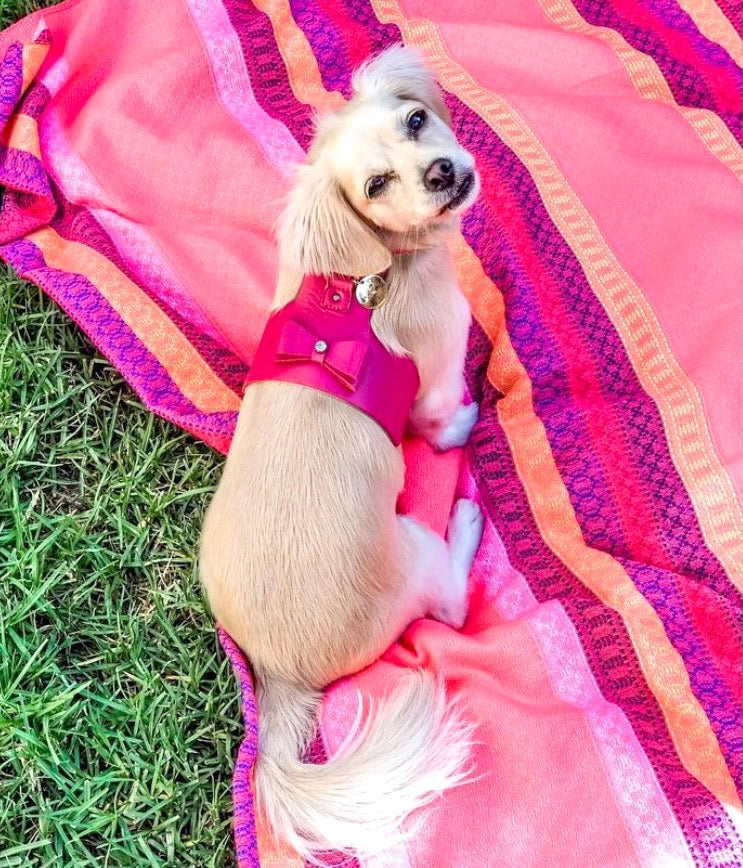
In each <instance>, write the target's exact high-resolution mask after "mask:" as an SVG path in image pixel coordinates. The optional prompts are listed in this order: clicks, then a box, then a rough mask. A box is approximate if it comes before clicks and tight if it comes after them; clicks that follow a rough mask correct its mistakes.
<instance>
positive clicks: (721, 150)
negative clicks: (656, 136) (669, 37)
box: [539, 0, 743, 181]
mask: <svg viewBox="0 0 743 868" xmlns="http://www.w3.org/2000/svg"><path fill="white" fill-rule="evenodd" d="M539 5H540V6H541V7H542V9H543V10H544V12H545V14H546V15H547V16H548V17H549V18H550V19H551V20H552V21H554V22H555V24H557V25H558V26H559V27H562V28H563V29H564V30H567V31H569V32H571V33H579V34H581V35H583V36H588V37H591V38H596V39H599V40H601V41H602V42H604V43H606V44H607V45H608V46H609V47H610V48H611V49H612V50H613V51H614V53H615V54H616V56H617V57H618V59H619V60H620V62H621V63H622V65H623V66H624V68H625V69H626V70H627V75H628V76H629V79H630V81H631V82H632V84H633V86H634V88H635V90H636V91H637V92H638V93H639V94H640V96H641V97H642V98H643V99H647V100H654V101H656V102H662V103H665V104H666V105H670V106H673V108H675V109H676V110H677V111H678V113H679V114H680V115H681V116H682V117H683V118H684V120H686V122H687V123H688V124H689V125H690V126H691V128H692V129H693V130H694V132H695V133H696V134H697V136H698V137H699V138H700V139H701V141H702V143H703V144H704V146H705V147H706V148H707V150H708V151H709V152H710V153H711V154H712V155H713V156H714V157H716V158H717V159H718V160H719V161H720V162H721V163H722V164H723V165H725V166H727V167H728V169H730V171H731V172H732V173H733V174H734V175H735V177H736V178H738V180H739V181H743V150H741V148H740V145H739V144H738V142H737V141H736V140H735V137H734V136H733V134H732V133H731V132H730V130H729V129H728V128H727V127H726V126H725V124H724V123H723V122H722V120H721V119H720V118H719V117H718V116H717V115H716V114H715V113H714V112H712V111H708V110H707V109H696V108H689V107H687V106H682V105H679V104H678V103H677V102H676V99H675V97H674V96H673V93H672V92H671V89H670V87H669V86H668V82H667V81H666V79H665V77H664V75H663V73H662V72H661V70H660V68H659V67H658V65H657V64H656V62H655V61H654V60H653V58H652V57H650V56H649V55H647V54H643V53H642V52H641V51H637V50H636V49H634V48H633V47H632V46H631V45H630V44H629V43H628V42H627V41H626V40H625V39H624V37H623V36H622V35H621V34H619V33H617V32H616V31H614V30H611V29H610V28H608V27H596V26H594V25H593V24H589V23H588V22H587V21H585V20H584V19H583V18H582V17H581V15H580V13H579V12H578V10H577V9H576V8H575V7H574V6H573V4H572V3H571V2H570V0H539Z"/></svg>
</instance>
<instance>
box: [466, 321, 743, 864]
mask: <svg viewBox="0 0 743 868" xmlns="http://www.w3.org/2000/svg"><path fill="white" fill-rule="evenodd" d="M491 351H492V347H491V345H490V343H489V342H488V340H487V337H486V336H485V334H484V333H483V332H482V330H481V329H480V328H479V327H477V326H474V327H473V329H472V333H471V338H470V348H469V353H468V367H467V373H468V386H469V389H470V392H471V394H472V395H473V397H474V398H475V399H476V400H478V401H479V403H480V420H479V422H478V424H477V426H476V428H475V431H474V432H473V436H472V438H471V440H470V444H469V447H468V453H469V459H470V466H471V468H472V472H473V475H474V477H475V480H476V482H477V485H478V490H479V492H480V495H481V498H482V504H483V507H484V509H485V510H486V512H487V514H488V516H489V517H490V520H491V521H492V522H493V524H494V526H495V527H496V529H497V531H498V534H499V536H500V538H501V539H502V540H503V542H504V545H505V547H506V550H507V553H508V559H509V562H510V563H511V564H512V565H513V567H514V568H515V569H517V570H518V571H519V572H520V573H521V574H522V575H523V576H525V577H526V578H527V580H528V582H529V586H530V588H531V590H532V593H534V596H535V597H536V599H537V601H538V602H540V603H541V602H545V601H549V600H559V601H560V602H561V604H562V605H563V607H564V608H565V611H566V612H567V614H568V617H569V618H570V620H571V622H572V623H573V625H574V627H575V629H576V632H577V634H578V636H579V638H580V641H581V645H582V646H583V649H584V651H585V654H586V658H587V660H588V662H589V665H590V667H591V671H592V673H593V675H594V677H595V679H596V682H597V684H598V687H599V690H600V691H601V694H602V696H604V697H605V698H606V699H607V700H608V701H609V702H613V703H615V704H616V705H617V706H618V707H619V708H621V709H622V710H623V712H624V714H625V715H626V717H627V719H628V720H629V722H630V724H631V725H632V728H633V730H634V732H635V734H636V735H637V738H638V741H639V742H640V744H641V745H642V747H643V750H644V752H645V754H646V756H647V757H648V760H649V761H650V763H651V765H652V767H653V769H654V771H655V774H656V776H657V777H658V781H659V782H660V784H661V786H662V788H663V791H664V792H665V794H666V796H667V798H668V801H669V804H670V805H671V807H672V808H673V810H674V812H675V813H676V815H677V817H678V820H679V824H680V826H681V828H682V831H683V832H684V835H685V837H686V838H687V840H688V843H689V846H690V849H691V851H692V853H693V855H694V859H695V861H696V863H697V864H698V865H705V866H706V865H709V866H712V865H717V864H720V863H723V864H730V865H735V864H738V862H737V860H740V859H742V858H743V844H742V843H741V841H740V839H739V838H738V836H737V833H736V831H735V828H734V827H733V825H732V823H731V822H730V820H729V818H728V817H727V815H726V814H725V812H724V811H723V810H722V808H721V807H720V805H719V803H718V802H717V800H716V799H715V798H714V797H713V796H712V795H711V794H710V793H709V792H708V791H707V789H706V788H705V787H703V786H702V784H700V783H699V781H698V780H697V779H696V778H695V777H694V776H693V775H691V774H690V773H689V772H688V771H687V770H686V769H685V768H684V766H683V765H682V764H681V762H680V761H679V758H678V755H677V753H676V750H675V747H674V744H673V741H672V739H671V737H670V735H669V733H668V730H667V728H666V725H665V722H664V718H663V713H662V711H661V709H660V707H659V706H658V703H657V701H656V699H655V697H654V696H653V694H652V693H651V691H650V690H649V688H648V685H647V683H646V681H645V678H644V676H643V674H642V671H641V670H640V668H639V665H638V661H637V658H636V655H635V653H634V649H633V647H632V643H631V641H630V640H629V637H628V635H627V631H626V628H625V625H624V623H623V621H622V619H621V617H620V616H619V615H618V614H617V613H616V612H615V611H614V610H613V609H610V608H608V607H607V606H605V605H603V604H602V603H601V602H600V601H599V600H598V599H597V598H596V597H595V595H594V594H592V593H591V592H590V591H589V590H588V589H587V588H586V587H585V586H583V585H582V584H581V583H580V582H578V581H577V580H576V578H575V576H573V574H572V573H571V572H570V571H569V570H568V569H567V568H566V567H565V566H564V565H563V564H562V562H561V561H559V560H558V559H557V558H556V557H555V556H554V554H553V553H552V552H551V551H550V550H549V549H548V548H547V547H546V545H545V544H544V540H543V539H542V537H541V535H540V533H539V530H538V528H537V527H536V526H535V524H534V521H533V518H532V514H531V510H530V506H529V502H528V500H527V498H526V495H525V493H524V490H523V487H522V484H521V481H520V479H519V476H518V474H517V472H516V469H515V467H514V465H513V462H512V459H511V454H510V448H509V445H508V441H507V438H506V436H505V433H504V431H503V430H502V428H501V426H500V424H499V422H498V418H497V402H498V401H499V400H500V397H501V396H499V395H498V394H497V393H496V392H495V390H494V389H493V387H492V386H491V385H490V383H489V382H488V381H487V377H486V370H487V364H488V362H489V359H490V355H491ZM712 854H714V858H713V857H712ZM718 858H719V859H720V862H718V861H717V860H718Z"/></svg>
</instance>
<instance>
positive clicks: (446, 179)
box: [423, 158, 454, 193]
mask: <svg viewBox="0 0 743 868" xmlns="http://www.w3.org/2000/svg"><path fill="white" fill-rule="evenodd" d="M453 183H454V165H453V163H452V161H451V160H445V159H443V158H440V159H438V160H434V161H433V162H432V163H431V165H430V166H429V167H428V168H427V169H426V174H425V175H424V176H423V185H424V186H425V188H426V190H428V191H429V192H431V193H439V192H440V191H441V190H448V189H449V187H451V186H452V184H453Z"/></svg>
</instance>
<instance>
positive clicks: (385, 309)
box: [200, 46, 482, 862]
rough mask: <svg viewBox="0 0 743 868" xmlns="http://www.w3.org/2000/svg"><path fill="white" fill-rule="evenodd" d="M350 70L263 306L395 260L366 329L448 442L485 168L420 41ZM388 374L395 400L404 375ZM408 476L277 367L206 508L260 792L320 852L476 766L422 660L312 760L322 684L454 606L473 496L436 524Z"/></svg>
mask: <svg viewBox="0 0 743 868" xmlns="http://www.w3.org/2000/svg"><path fill="white" fill-rule="evenodd" d="M352 84H353V97H352V98H351V100H350V101H349V102H348V103H347V104H346V105H345V106H344V107H343V108H341V109H340V110H339V111H337V112H336V113H334V114H331V115H329V116H327V117H324V118H322V119H320V120H318V122H317V128H316V133H315V136H314V140H313V143H312V146H311V149H310V151H309V155H308V159H307V162H306V164H304V165H302V166H301V167H299V170H298V174H297V178H296V182H295V184H294V186H293V189H292V190H291V192H290V194H289V196H288V200H287V202H286V207H285V209H284V212H283V217H282V218H281V220H280V224H279V227H278V235H279V251H280V274H279V278H278V281H277V288H276V294H275V298H274V303H273V307H272V311H273V313H274V314H276V315H277V316H280V315H281V311H283V310H287V305H290V304H291V303H292V302H293V300H295V299H296V298H297V294H298V292H299V288H300V285H301V284H302V281H303V280H304V279H305V278H306V276H307V275H315V276H320V278H321V279H326V281H327V279H329V277H330V276H332V275H343V276H345V275H348V276H352V277H354V278H359V277H360V276H368V275H377V276H379V275H382V276H384V280H382V281H378V282H379V285H385V284H386V289H387V296H386V298H385V299H384V301H383V303H381V304H380V305H379V306H373V307H372V309H371V314H370V323H371V330H372V332H373V334H374V336H375V338H374V340H375V341H378V343H379V345H380V346H381V347H383V348H384V349H383V352H384V354H385V355H386V357H387V361H390V359H391V360H392V361H391V362H390V364H398V363H399V365H404V364H406V363H407V364H409V363H410V362H411V361H412V362H413V363H414V368H413V374H417V379H416V381H415V386H414V390H413V392H412V393H411V395H412V398H411V400H412V409H411V410H410V412H409V418H408V419H407V429H408V430H409V431H412V432H414V433H416V434H418V435H421V436H423V437H425V438H426V439H427V440H428V441H429V442H430V443H431V444H433V446H434V447H435V448H436V449H438V450H446V449H450V448H452V447H458V446H462V445H464V444H465V442H466V441H467V439H468V437H469V434H470V430H471V429H472V427H473V425H474V424H475V422H476V420H477V405H476V404H472V403H470V404H465V403H463V397H464V393H465V385H464V375H463V368H464V357H465V350H466V342H467V335H468V330H469V325H470V316H471V315H470V310H469V307H468V304H467V302H466V300H465V298H464V296H463V295H462V293H461V291H460V289H459V287H458V286H457V283H456V280H455V277H454V272H453V266H452V262H451V260H450V255H449V253H448V249H447V246H446V239H447V237H448V236H449V235H450V234H451V233H452V232H454V231H456V230H457V229H458V226H459V220H460V216H461V214H462V212H463V211H464V210H465V209H466V208H467V207H468V206H469V205H470V204H471V203H472V202H473V201H474V200H475V198H476V197H477V194H478V191H479V176H478V173H477V171H476V168H475V165H474V160H473V158H472V157H471V155H470V154H469V153H467V151H465V150H464V149H463V148H462V147H461V146H460V145H459V144H458V142H457V140H456V137H455V135H454V133H453V131H452V128H451V120H450V116H449V113H448V111H447V109H446V106H445V103H444V101H443V98H442V95H441V92H440V91H439V89H438V86H437V84H436V82H435V79H434V77H433V75H432V73H431V72H430V71H429V69H428V68H427V67H426V66H425V65H424V64H423V62H422V61H421V59H420V58H419V57H418V55H417V54H415V53H414V52H413V51H411V50H409V49H407V48H404V47H402V46H393V47H392V48H390V49H388V50H386V51H385V52H383V53H382V54H380V55H378V56H377V57H376V58H373V59H371V60H370V61H368V62H367V63H366V64H365V65H363V66H362V67H361V68H360V69H359V70H357V71H356V73H355V74H354V77H353V82H352ZM349 280H350V278H349ZM375 280H378V278H375ZM323 285H324V284H323ZM328 285H329V284H328ZM348 285H352V284H351V283H350V282H349V284H348ZM354 285H356V286H357V297H358V286H359V285H360V283H357V284H354ZM340 297H341V293H340V292H339V293H334V294H333V299H336V300H337V299H340ZM366 316H367V318H368V317H369V314H368V313H367V314H366ZM300 337H301V335H300ZM305 337H306V336H305ZM313 339H314V338H313ZM318 348H319V349H318ZM325 349H327V343H326V342H325V341H316V342H315V344H314V348H313V347H310V348H309V349H308V352H312V353H314V355H313V358H314V359H315V361H318V360H320V361H322V360H323V359H324V355H323V352H324V350H325ZM290 367H291V366H285V367H284V368H281V370H289V368H290ZM311 367H312V366H311V364H310V362H309V361H307V363H306V364H304V365H299V366H296V365H295V366H294V367H293V368H292V370H293V371H297V370H303V369H309V368H311ZM411 367H412V366H411ZM313 370H316V371H317V372H319V373H318V376H319V375H320V373H321V372H320V367H319V366H316V368H314V369H313ZM395 370H397V368H396V369H395ZM399 370H401V371H402V373H401V375H400V376H401V377H402V376H403V374H404V375H405V376H407V374H408V373H410V368H408V369H406V370H405V371H403V369H402V368H399ZM395 376H396V375H395ZM342 385H343V384H342ZM347 385H348V384H347V383H345V386H347ZM381 385H382V390H383V391H382V393H381V394H382V396H383V398H384V401H383V402H382V405H381V406H382V409H381V411H380V412H385V410H386V409H389V406H390V405H389V401H390V400H392V398H390V396H394V394H395V389H396V383H395V382H387V383H383V384H381ZM337 388H338V389H341V386H338V387H337ZM379 391H380V389H379V388H377V392H379ZM385 402H387V403H385ZM405 415H406V416H407V415H408V410H407V409H406V410H405ZM403 472H404V467H403V458H402V453H401V450H400V449H399V448H397V446H396V445H395V442H394V439H391V435H390V433H389V431H386V430H385V429H384V428H383V427H382V424H380V423H379V422H378V421H377V420H376V419H374V418H372V417H371V416H370V415H368V414H367V413H365V412H361V411H360V410H359V409H358V407H357V406H352V405H350V404H349V403H347V402H346V401H345V400H339V399H338V397H337V396H336V395H334V394H326V393H323V392H322V391H318V390H317V389H316V388H308V386H307V385H306V384H304V383H303V382H301V381H300V382H291V381H281V380H274V379H271V378H270V376H267V378H266V379H258V380H255V381H251V382H249V384H248V386H247V387H246V390H245V395H244V399H243V402H242V406H241V410H240V414H239V419H238V423H237V428H236V431H235V436H234V439H233V441H232V446H231V448H230V451H229V454H228V457H227V461H226V464H225V468H224V473H223V476H222V478H221V481H220V483H219V485H218V487H217V490H216V492H215V495H214V498H213V500H212V502H211V505H210V507H209V509H208V511H207V514H206V517H205V521H204V527H203V532H202V538H201V550H200V574H201V580H202V583H203V586H204V588H205V592H206V595H207V597H208V601H209V604H210V607H211V610H212V612H213V614H214V616H215V618H216V619H217V621H218V622H219V623H220V624H221V626H222V627H223V628H224V629H225V630H227V632H228V633H229V634H230V635H231V636H232V638H233V639H234V640H235V641H236V642H237V644H238V645H239V646H240V647H241V648H242V649H243V651H244V652H245V654H246V655H247V656H248V657H249V659H250V661H251V664H252V667H253V671H254V675H255V679H256V698H257V703H258V710H259V717H260V735H259V741H258V758H257V763H256V768H255V792H256V799H257V804H258V807H259V809H260V811H261V812H262V814H263V816H264V817H265V819H266V821H267V822H268V823H269V824H270V826H271V827H272V829H273V831H274V833H275V835H276V837H277V839H280V840H283V841H284V842H286V843H288V844H289V845H290V846H291V847H292V848H293V849H294V850H296V851H297V852H298V853H299V854H300V855H301V856H303V857H304V858H306V859H308V860H310V861H314V862H317V860H318V854H319V853H321V852H322V851H328V850H335V851H341V852H344V853H349V854H351V853H353V854H357V855H362V856H363V855H369V854H373V853H376V852H378V851H379V850H380V849H382V848H384V847H386V846H389V845H391V844H394V843H395V842H397V841H400V840H402V839H403V838H404V837H405V835H406V834H408V833H409V831H410V827H411V824H410V823H405V822H404V821H405V819H406V817H407V816H408V815H409V814H410V813H411V812H412V811H415V810H416V809H419V808H422V807H423V806H426V805H428V804H429V803H430V802H431V801H432V800H433V799H434V798H436V797H437V796H438V795H439V794H440V793H441V792H442V791H443V790H445V789H446V788H448V787H450V786H453V785H456V784H459V783H461V782H462V781H464V780H465V779H466V777H467V775H468V774H469V768H468V767H469V762H470V760H469V755H470V747H471V742H472V726H471V724H468V723H467V722H466V721H465V716H464V715H463V714H462V713H461V711H460V710H459V709H458V708H456V707H453V706H452V705H451V704H450V703H448V702H447V700H446V698H445V696H444V692H443V688H442V686H441V685H440V684H438V683H437V682H436V680H435V679H434V678H433V677H432V676H431V675H428V674H426V673H423V672H415V671H412V672H410V673H408V674H406V675H405V676H403V677H401V679H400V684H399V685H398V687H397V688H396V689H395V690H394V691H392V692H391V694H390V695H389V696H388V697H387V698H386V699H384V700H383V701H382V702H381V703H380V704H379V707H377V708H374V709H371V710H370V711H369V712H368V714H367V715H366V722H365V723H363V725H361V724H358V722H357V726H356V727H355V728H354V731H353V732H352V733H351V735H350V736H349V738H348V739H347V741H346V743H345V745H344V746H343V748H342V749H341V750H340V751H339V753H338V755H337V756H335V757H333V758H332V759H331V760H330V761H329V762H328V763H326V764H325V765H312V764H306V763H303V762H302V761H301V759H300V757H301V755H302V752H303V750H304V748H305V747H306V746H307V744H308V742H309V740H310V739H311V737H312V735H313V732H314V726H315V723H314V721H315V714H316V711H317V709H318V704H319V699H320V691H321V690H322V689H323V688H324V687H326V686H327V685H328V684H330V683H331V682H333V681H335V680H336V679H338V678H341V677H342V676H347V675H350V674H352V673H354V672H357V671H359V670H360V669H362V668H364V667H365V666H368V665H369V664H370V663H372V662H373V661H374V660H376V659H377V658H378V657H379V656H380V654H381V653H382V652H383V651H384V650H385V649H386V648H387V647H388V646H389V645H390V644H391V643H392V642H394V641H395V640H396V639H397V638H398V637H399V636H400V635H401V633H402V632H403V631H404V629H405V628H406V627H407V626H408V624H410V623H411V622H412V621H413V620H415V619H417V618H421V617H424V616H431V617H433V618H436V619H438V620H440V621H443V622H444V623H446V624H449V625H451V626H452V627H454V628H460V627H461V626H462V625H463V623H464V620H465V616H466V611H467V581H468V575H469V571H470V568H471V564H472V561H473V559H474V556H475V554H476V550H477V547H478V545H479V542H480V537H481V533H482V515H481V513H480V510H479V508H478V507H477V506H476V504H474V503H473V502H471V501H468V500H459V501H458V502H457V503H456V504H455V507H454V510H453V512H452V515H451V518H450V521H449V525H448V531H447V540H446V541H445V540H444V539H442V538H441V537H439V536H438V535H437V534H435V533H433V532H432V531H431V530H429V529H428V528H426V527H425V526H423V525H422V524H420V523H419V522H417V521H415V520H414V519H412V518H411V517H408V516H398V515H396V501H397V498H398V495H399V493H400V491H401V488H402V485H403ZM360 715H361V713H360ZM406 830H407V831H406Z"/></svg>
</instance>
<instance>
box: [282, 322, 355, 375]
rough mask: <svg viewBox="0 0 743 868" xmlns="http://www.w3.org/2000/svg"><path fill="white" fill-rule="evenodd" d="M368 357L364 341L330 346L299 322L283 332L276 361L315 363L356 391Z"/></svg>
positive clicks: (337, 343) (286, 324) (330, 344)
mask: <svg viewBox="0 0 743 868" xmlns="http://www.w3.org/2000/svg"><path fill="white" fill-rule="evenodd" d="M365 355H366V344H365V343H364V342H362V341H333V342H331V343H328V342H326V341H324V340H323V339H322V338H319V337H318V336H317V335H314V334H312V332H311V331H309V330H308V329H306V328H305V327H304V326H302V325H300V324H299V323H298V322H296V321H294V320H289V321H288V322H286V323H285V324H284V328H283V329H282V331H281V337H280V339H279V345H278V352H277V355H276V359H277V361H280V362H315V363H316V364H319V365H322V366H323V367H324V368H325V369H326V370H328V371H330V373H331V374H333V376H334V377H335V378H336V379H337V380H338V381H339V382H340V383H342V384H343V385H344V386H345V387H346V388H347V389H350V390H351V391H353V390H354V389H355V388H356V383H357V382H358V378H359V373H360V372H361V366H362V365H363V363H364V356H365Z"/></svg>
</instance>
